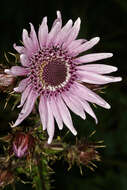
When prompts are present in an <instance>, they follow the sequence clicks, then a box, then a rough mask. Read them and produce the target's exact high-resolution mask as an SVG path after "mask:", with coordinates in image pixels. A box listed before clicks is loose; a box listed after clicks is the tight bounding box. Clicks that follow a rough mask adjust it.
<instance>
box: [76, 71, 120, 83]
mask: <svg viewBox="0 0 127 190" xmlns="http://www.w3.org/2000/svg"><path fill="white" fill-rule="evenodd" d="M77 76H78V79H79V80H81V81H83V82H86V83H91V84H107V83H110V82H118V81H121V80H122V78H121V77H112V76H104V75H99V74H97V73H93V72H89V71H77Z"/></svg>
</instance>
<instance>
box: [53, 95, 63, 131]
mask: <svg viewBox="0 0 127 190" xmlns="http://www.w3.org/2000/svg"><path fill="white" fill-rule="evenodd" d="M50 106H51V109H52V113H53V115H54V118H55V119H56V122H57V125H58V127H59V129H60V130H61V129H63V121H62V117H61V115H60V111H59V109H58V106H57V103H56V100H55V97H52V98H51V102H50Z"/></svg>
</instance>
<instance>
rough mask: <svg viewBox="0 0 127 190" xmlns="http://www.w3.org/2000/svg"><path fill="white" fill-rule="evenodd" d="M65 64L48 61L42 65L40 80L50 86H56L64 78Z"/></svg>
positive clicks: (65, 73)
mask: <svg viewBox="0 0 127 190" xmlns="http://www.w3.org/2000/svg"><path fill="white" fill-rule="evenodd" d="M66 75H67V66H66V65H65V63H58V62H55V61H54V62H49V63H48V64H46V65H45V66H44V69H43V73H42V80H43V81H44V82H45V83H46V84H47V85H50V86H58V85H60V84H62V83H63V82H64V81H65V80H66Z"/></svg>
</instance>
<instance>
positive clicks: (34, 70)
mask: <svg viewBox="0 0 127 190" xmlns="http://www.w3.org/2000/svg"><path fill="white" fill-rule="evenodd" d="M75 70H76V66H75V64H74V63H73V57H71V56H69V55H68V54H67V52H66V51H65V50H62V49H61V48H60V47H50V48H43V49H42V50H40V51H38V52H36V53H35V54H34V55H33V56H32V57H31V58H30V73H29V74H28V77H29V79H30V83H31V84H32V87H33V89H34V90H35V91H37V92H38V93H39V94H43V93H45V94H48V93H50V94H52V93H56V94H57V93H60V92H62V91H64V90H67V89H68V88H70V86H71V85H72V84H73V81H75V80H76V74H75Z"/></svg>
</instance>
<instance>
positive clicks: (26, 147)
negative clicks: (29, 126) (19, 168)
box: [13, 132, 35, 158]
mask: <svg viewBox="0 0 127 190" xmlns="http://www.w3.org/2000/svg"><path fill="white" fill-rule="evenodd" d="M34 147H35V139H34V137H33V136H32V135H31V134H25V133H23V132H19V133H17V134H16V135H15V137H14V140H13V151H14V154H15V155H16V156H17V157H19V158H21V157H24V156H26V155H28V154H29V153H30V152H32V151H33V150H34Z"/></svg>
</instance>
